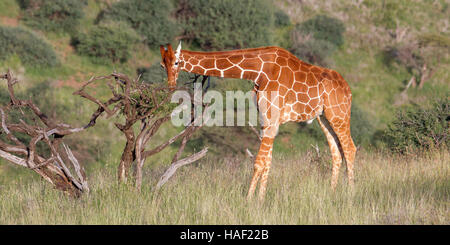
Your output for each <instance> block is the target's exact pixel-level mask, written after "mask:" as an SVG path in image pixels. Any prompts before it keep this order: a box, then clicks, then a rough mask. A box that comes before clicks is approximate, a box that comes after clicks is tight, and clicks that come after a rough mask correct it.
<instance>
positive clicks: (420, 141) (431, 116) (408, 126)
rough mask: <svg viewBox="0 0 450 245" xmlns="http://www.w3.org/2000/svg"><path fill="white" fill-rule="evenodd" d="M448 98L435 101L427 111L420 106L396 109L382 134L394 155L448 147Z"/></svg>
mask: <svg viewBox="0 0 450 245" xmlns="http://www.w3.org/2000/svg"><path fill="white" fill-rule="evenodd" d="M449 124H450V99H448V98H445V99H441V100H438V101H436V102H435V103H433V105H432V106H431V107H429V108H424V107H420V106H415V107H410V108H407V109H403V110H399V111H398V113H397V115H396V118H395V120H394V121H393V122H392V123H391V124H390V125H389V126H388V129H387V130H386V132H385V140H386V143H387V145H388V147H389V149H390V150H391V151H393V152H398V153H402V154H410V153H414V152H417V151H419V150H429V149H433V148H440V147H448V146H450V127H449Z"/></svg>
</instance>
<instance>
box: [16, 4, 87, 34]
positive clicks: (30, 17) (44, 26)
mask: <svg viewBox="0 0 450 245" xmlns="http://www.w3.org/2000/svg"><path fill="white" fill-rule="evenodd" d="M18 2H19V5H20V7H21V8H22V9H24V10H25V16H24V20H25V23H26V24H27V25H28V26H30V27H33V28H37V29H40V30H45V31H66V32H73V31H74V30H75V28H76V27H77V26H78V24H79V22H80V19H81V18H83V7H84V6H85V5H86V3H87V1H86V0H81V1H80V0H18Z"/></svg>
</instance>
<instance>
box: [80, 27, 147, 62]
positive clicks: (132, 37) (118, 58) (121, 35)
mask: <svg viewBox="0 0 450 245" xmlns="http://www.w3.org/2000/svg"><path fill="white" fill-rule="evenodd" d="M138 40H139V37H138V35H137V34H136V33H135V32H134V30H133V29H131V28H130V27H129V26H128V25H127V24H125V23H113V22H110V23H104V24H100V25H96V26H93V27H92V28H91V29H90V30H89V31H88V33H79V34H77V36H76V37H74V39H73V40H72V44H73V46H74V47H75V48H76V50H77V52H78V53H79V54H81V55H86V56H90V57H93V58H94V59H93V61H94V62H96V63H108V62H111V61H112V62H126V61H127V60H128V59H129V58H130V56H131V49H132V47H133V44H135V43H137V42H138Z"/></svg>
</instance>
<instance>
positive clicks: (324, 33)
mask: <svg viewBox="0 0 450 245" xmlns="http://www.w3.org/2000/svg"><path fill="white" fill-rule="evenodd" d="M296 29H297V30H299V31H301V32H303V33H305V34H312V35H313V37H314V39H316V40H324V41H328V42H330V43H332V44H333V45H334V46H337V47H339V46H341V45H342V44H344V38H343V36H342V34H343V33H344V32H345V26H344V23H342V21H340V20H338V19H336V18H332V17H328V16H325V15H318V16H316V17H314V18H312V19H309V20H307V21H305V22H303V23H301V24H299V25H298V26H297V27H296Z"/></svg>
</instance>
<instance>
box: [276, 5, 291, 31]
mask: <svg viewBox="0 0 450 245" xmlns="http://www.w3.org/2000/svg"><path fill="white" fill-rule="evenodd" d="M274 17H275V26H278V27H283V26H288V25H290V24H291V19H290V18H289V15H287V14H286V13H285V12H284V11H283V10H281V9H278V10H276V11H275V13H274Z"/></svg>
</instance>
